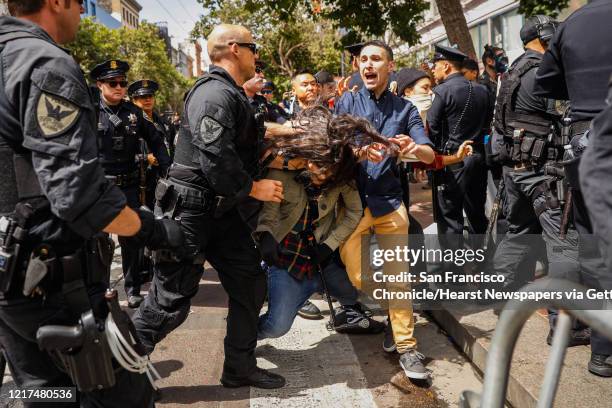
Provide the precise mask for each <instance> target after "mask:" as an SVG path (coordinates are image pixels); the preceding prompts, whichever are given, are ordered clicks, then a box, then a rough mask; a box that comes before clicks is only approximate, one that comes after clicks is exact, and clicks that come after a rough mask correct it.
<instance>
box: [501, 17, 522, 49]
mask: <svg viewBox="0 0 612 408" xmlns="http://www.w3.org/2000/svg"><path fill="white" fill-rule="evenodd" d="M502 18H503V38H504V49H505V50H506V52H516V51H519V52H520V51H522V49H523V43H522V41H521V35H520V32H521V27H522V26H523V16H522V15H521V14H518V12H517V10H512V11H510V12H508V13H506V14H504V15H503V17H502Z"/></svg>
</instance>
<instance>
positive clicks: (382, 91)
mask: <svg viewBox="0 0 612 408" xmlns="http://www.w3.org/2000/svg"><path fill="white" fill-rule="evenodd" d="M393 68H394V63H393V52H392V51H391V49H390V48H389V46H388V45H387V44H385V43H384V42H382V41H370V42H368V43H366V44H364V46H363V48H362V49H361V52H360V54H359V72H360V74H361V78H362V80H363V83H364V86H363V87H362V88H361V89H360V90H359V91H357V92H347V93H345V94H344V95H343V96H342V98H340V100H339V101H338V104H337V106H336V113H337V114H343V113H348V114H351V115H353V116H359V117H363V118H366V119H368V120H369V121H370V123H371V124H372V126H374V128H376V130H378V132H380V134H381V135H383V136H385V137H388V138H389V139H390V140H391V141H392V142H393V143H395V144H397V145H398V146H399V147H400V150H401V153H402V155H411V156H413V157H416V159H418V160H421V161H423V162H425V163H431V162H433V160H434V152H433V149H432V147H431V145H432V143H431V141H430V140H429V138H428V137H427V135H426V134H425V129H424V127H423V122H422V120H421V117H420V116H419V112H418V110H417V108H416V107H415V106H414V105H412V103H410V102H409V101H407V100H404V99H402V98H399V97H398V96H396V95H394V94H393V93H392V92H390V91H389V90H388V84H389V74H390V72H391V71H392V70H393ZM406 134H409V135H410V136H406ZM360 155H361V159H362V161H361V166H360V167H359V170H358V173H357V186H358V188H359V194H360V195H361V200H362V203H363V207H364V209H365V210H364V216H363V218H362V219H361V221H360V223H359V225H358V226H357V228H356V229H355V231H354V232H353V234H351V236H350V237H349V238H348V240H347V241H346V242H345V243H344V246H343V247H342V249H341V252H340V255H341V257H342V261H343V262H344V263H345V265H346V269H347V272H348V275H349V277H350V279H351V281H352V282H353V284H354V285H355V286H356V287H357V288H361V272H362V271H361V251H362V247H361V244H362V238H363V235H365V234H368V233H369V232H370V231H371V230H373V231H374V233H375V234H376V238H377V241H378V245H379V247H380V248H381V249H382V250H392V251H394V252H395V248H396V247H400V248H401V247H407V246H408V212H407V209H406V207H405V206H404V204H403V202H402V187H401V183H400V180H399V176H398V175H399V170H398V166H397V158H396V157H385V156H384V152H381V151H379V150H377V146H371V147H370V148H368V149H363V150H362V151H361V153H360ZM364 250H367V249H366V248H364ZM406 271H407V264H406V263H403V262H400V261H399V260H398V261H392V262H386V263H385V264H384V266H383V272H384V275H385V276H390V275H399V274H400V273H401V272H406ZM407 289H408V287H407V284H399V285H397V284H396V285H393V286H392V285H390V284H389V283H387V290H389V291H390V292H400V291H401V292H403V291H406V290H407ZM389 318H390V326H391V329H392V332H391V331H389V332H388V333H389V335H392V337H391V336H387V337H386V338H385V342H384V343H383V348H384V349H385V351H388V352H394V351H395V350H397V351H398V352H399V353H400V354H401V357H400V365H401V366H402V368H403V369H404V372H405V373H406V376H408V377H410V378H416V379H424V378H427V377H428V376H429V373H428V371H427V370H426V369H425V367H424V366H423V364H422V362H421V360H422V358H423V355H422V354H420V353H418V352H417V351H416V339H415V338H414V335H413V333H414V318H413V313H412V303H411V302H410V301H409V300H402V301H394V300H391V301H390V302H389Z"/></svg>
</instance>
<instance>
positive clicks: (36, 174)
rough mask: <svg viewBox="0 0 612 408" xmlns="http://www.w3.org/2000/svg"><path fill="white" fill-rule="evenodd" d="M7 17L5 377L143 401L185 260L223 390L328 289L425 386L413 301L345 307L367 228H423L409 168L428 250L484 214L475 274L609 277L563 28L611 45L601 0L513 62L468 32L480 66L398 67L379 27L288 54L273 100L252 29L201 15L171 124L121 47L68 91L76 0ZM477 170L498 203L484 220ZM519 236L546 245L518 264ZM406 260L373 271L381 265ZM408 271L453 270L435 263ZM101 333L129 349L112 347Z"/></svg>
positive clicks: (92, 400)
mask: <svg viewBox="0 0 612 408" xmlns="http://www.w3.org/2000/svg"><path fill="white" fill-rule="evenodd" d="M8 8H9V10H10V12H11V15H12V16H13V17H8V16H5V17H0V47H1V48H0V50H1V51H0V58H1V59H2V65H1V68H0V69H2V73H3V76H2V81H1V84H2V87H1V89H2V90H3V92H1V93H0V115H1V116H2V119H3V123H5V126H4V127H3V128H2V129H0V156H1V157H0V166H1V168H2V171H0V177H1V181H0V215H2V218H1V219H0V271H1V272H2V274H1V275H0V345H1V347H2V350H3V354H4V356H5V358H6V361H7V363H8V366H9V368H10V370H11V373H12V375H13V378H14V380H15V382H16V383H17V385H18V386H20V387H59V386H72V385H77V386H78V389H79V391H80V394H79V399H78V402H76V404H77V405H79V404H80V406H87V407H89V406H92V407H93V406H121V407H142V406H153V405H154V399H155V393H154V388H155V386H154V384H153V382H151V383H150V382H149V380H150V379H151V378H152V374H151V372H150V371H148V370H147V369H146V367H148V365H147V364H148V356H149V355H150V354H151V353H154V350H155V347H156V345H157V344H158V343H160V342H161V341H162V340H163V339H164V338H165V337H166V336H167V335H168V334H169V333H170V332H172V331H173V330H175V329H176V328H177V327H179V326H180V325H181V324H182V323H183V322H184V321H185V320H186V318H187V316H188V314H189V309H190V306H191V299H192V298H193V297H194V295H195V294H196V293H197V291H198V289H199V282H200V279H201V277H202V274H203V272H204V263H205V262H208V263H210V265H212V267H214V269H215V270H216V271H217V273H218V276H219V279H220V281H221V284H222V285H223V288H224V289H225V291H226V292H227V294H228V297H229V302H228V315H227V334H226V337H225V339H224V350H225V361H224V365H223V372H222V376H221V379H220V381H221V383H222V384H223V386H225V387H243V386H254V387H260V388H268V389H273V388H280V387H283V386H284V385H285V379H284V378H283V377H282V376H281V375H279V374H277V373H273V372H271V371H269V370H264V369H261V368H259V367H257V362H256V359H255V348H256V346H257V341H258V340H262V339H266V338H276V337H280V336H283V335H285V334H286V333H287V332H288V331H289V330H290V329H291V326H292V325H293V323H294V321H295V319H296V318H297V316H298V315H300V316H302V317H307V318H319V317H320V316H321V311H320V310H319V309H318V308H317V307H316V306H315V305H314V304H313V303H312V302H310V301H309V298H310V297H311V296H312V295H313V294H315V293H317V292H322V293H324V294H325V295H326V296H328V297H330V298H335V300H336V301H337V302H338V303H339V305H340V306H339V307H337V308H335V309H334V308H333V305H332V302H331V301H330V302H329V304H330V307H331V310H330V313H331V315H332V316H333V318H332V320H331V325H332V328H333V329H334V330H336V331H337V332H339V333H348V334H371V335H376V334H380V333H383V332H384V335H383V336H381V340H382V348H383V349H384V351H385V352H387V353H394V354H396V355H397V356H398V357H397V358H398V364H399V366H400V367H401V369H402V371H403V372H404V373H405V375H406V376H407V377H408V378H410V379H416V380H422V379H427V378H429V377H430V375H431V373H430V372H429V370H428V369H427V368H426V367H425V364H424V360H425V356H423V354H421V353H420V352H419V351H418V349H417V338H416V337H415V331H414V322H415V317H414V310H413V304H412V302H411V300H410V299H407V298H402V299H399V298H398V299H393V300H391V301H389V302H388V304H386V305H385V306H386V310H387V311H386V312H387V319H386V320H385V321H381V320H380V319H375V318H374V317H373V316H372V311H371V310H370V309H369V308H368V307H367V306H366V305H365V304H364V303H362V301H361V300H362V292H363V291H366V289H365V284H366V281H369V275H371V270H370V269H371V268H370V267H369V263H368V262H366V260H365V259H364V257H365V256H367V254H368V253H369V252H368V251H369V248H370V238H372V239H374V238H375V242H376V245H377V246H378V248H380V249H382V250H383V251H385V250H390V251H393V250H394V249H395V248H397V247H407V246H408V245H409V241H413V240H418V239H419V238H418V237H419V236H420V235H422V234H423V229H422V227H421V226H420V225H419V223H418V222H417V221H416V219H414V217H412V216H411V215H410V214H409V211H408V209H409V207H410V194H409V192H410V186H409V184H410V181H411V180H415V179H416V180H424V177H426V178H428V179H429V181H430V185H431V187H432V190H431V191H432V202H433V209H434V221H435V223H436V226H437V237H438V241H439V245H440V246H441V247H442V248H445V249H453V250H457V249H461V248H466V247H469V248H481V247H482V246H483V245H487V244H488V243H489V237H488V236H487V232H488V231H489V232H490V230H491V226H492V225H493V224H495V228H496V230H497V236H498V238H497V240H496V242H495V245H494V251H493V254H492V256H491V257H490V262H488V263H487V266H488V272H489V273H494V274H497V275H502V276H503V277H504V279H503V281H504V285H503V287H502V288H501V289H502V290H505V291H512V290H517V289H519V288H520V287H521V286H522V285H524V284H525V283H526V282H528V281H529V280H532V279H533V278H534V270H535V262H534V259H535V258H537V259H538V260H540V261H542V262H543V263H545V264H546V265H548V268H547V270H548V275H549V276H551V277H556V278H563V279H569V280H572V281H574V282H578V283H581V284H583V285H585V286H588V287H593V288H597V289H605V290H609V289H612V279H611V276H612V275H611V274H610V272H609V271H610V268H611V267H612V260H611V254H612V252H610V249H609V246H610V241H609V239H610V234H609V232H610V219H612V217H611V216H610V215H611V214H610V209H611V208H612V205H610V204H611V201H612V195H610V194H608V193H609V189H610V187H609V185H608V184H607V183H608V180H609V177H608V176H609V174H610V172H611V168H610V167H611V166H610V164H609V160H608V159H609V155H607V152H609V151H610V147H609V146H608V144H609V143H608V144H606V143H605V141H604V140H606V137H607V136H609V135H610V132H611V127H610V118H611V116H610V112H609V110H610V108H609V107H606V104H605V99H606V92H605V85H606V84H607V80H608V78H609V77H610V74H611V73H612V60H610V56H611V55H612V49H611V48H612V43H606V42H605V41H601V42H598V44H599V45H601V47H584V46H582V45H581V43H580V41H581V40H579V39H581V38H583V37H584V36H585V35H593V36H597V38H599V39H603V38H608V37H609V34H610V32H609V31H610V30H609V28H606V27H609V24H608V22H609V18H610V17H612V6H610V3H609V2H604V1H593V2H591V3H589V4H588V5H587V6H584V7H583V8H581V9H580V10H578V11H577V12H576V13H574V14H573V15H572V16H570V17H569V18H568V19H567V20H566V21H565V22H564V23H563V24H561V25H560V24H559V23H557V22H556V21H554V20H553V19H551V18H549V17H547V16H541V15H536V16H534V17H529V18H527V19H526V20H525V23H524V25H523V27H522V29H521V32H520V39H521V41H522V42H523V45H524V48H525V52H524V54H522V55H521V56H520V57H518V58H517V59H516V60H515V61H514V62H513V63H512V64H509V61H508V58H507V56H506V55H505V52H504V50H503V49H501V48H498V47H493V46H488V45H487V46H486V47H485V49H484V52H483V54H482V57H481V62H482V66H483V67H484V70H483V72H482V74H481V73H480V67H479V63H478V62H476V61H475V60H473V59H470V58H468V56H467V55H466V54H465V53H464V52H462V51H461V50H459V49H458V48H456V47H446V46H435V49H434V52H433V55H432V56H431V58H429V59H427V60H426V61H423V63H422V64H421V65H420V66H418V67H402V68H401V69H400V67H397V66H396V64H395V62H394V53H393V50H392V49H391V47H389V45H388V44H386V43H385V42H383V41H380V40H370V41H367V42H363V43H360V44H355V45H354V46H351V47H349V51H350V52H351V54H352V67H353V71H354V72H353V73H352V74H351V75H350V76H348V77H346V78H339V77H337V76H335V75H334V74H332V73H329V72H326V71H323V70H318V69H316V68H317V67H303V68H304V69H302V70H300V72H298V73H296V74H295V75H294V77H293V78H291V89H290V90H288V91H287V92H285V93H284V94H283V98H282V100H281V101H280V102H279V103H275V102H274V101H273V100H274V95H275V92H277V91H278V90H277V88H276V86H275V84H274V83H272V82H271V81H269V80H267V79H266V65H265V64H264V63H263V61H261V60H259V54H258V48H257V45H256V43H255V41H254V39H253V36H252V34H251V32H250V31H249V30H248V29H246V28H244V27H242V26H237V25H228V24H222V25H218V26H216V27H215V28H214V29H213V30H212V32H211V33H210V35H209V36H208V39H207V47H208V54H209V56H210V60H211V61H212V65H211V66H210V67H209V69H208V70H207V72H206V73H205V74H204V75H203V76H202V77H200V78H198V80H197V81H196V83H195V84H194V85H193V87H192V88H191V89H190V90H189V91H188V93H187V94H186V95H185V99H184V110H183V112H182V115H181V116H180V118H179V117H178V116H177V115H175V114H174V113H170V114H166V115H165V116H166V117H163V116H162V115H160V114H159V113H158V112H157V111H156V109H155V93H156V92H157V91H158V89H159V85H158V83H157V82H155V80H154V78H132V79H133V81H132V82H131V83H130V82H128V77H129V69H130V67H129V64H128V63H127V62H125V61H122V60H120V59H113V60H108V61H104V62H102V61H101V62H100V63H99V64H98V65H96V66H95V67H92V68H91V70H90V81H89V84H88V83H87V82H86V79H85V78H84V77H83V74H82V72H81V70H80V68H79V66H78V64H77V63H76V62H75V61H74V60H73V59H72V57H70V55H69V54H68V53H67V52H66V51H65V50H64V49H63V48H61V46H60V45H61V44H65V43H67V42H69V41H71V40H73V39H74V37H75V35H76V30H77V27H78V22H79V21H80V14H81V11H82V2H80V1H78V0H65V1H64V0H27V1H12V0H8ZM589 30H591V31H589ZM585 33H586V34H585ZM606 36H607V37H606ZM592 61H598V62H599V64H598V65H597V66H596V67H593V66H592V65H589V64H590V62H592ZM606 61H610V62H606ZM308 68H311V69H310V70H309V69H308ZM587 68H588V69H587ZM585 85H589V86H588V87H587V86H585ZM585 89H588V92H587V91H586V90H585ZM560 102H563V103H562V104H561V103H560ZM561 107H562V108H563V111H562V110H561ZM597 115H599V116H597ZM596 116H597V118H596ZM594 118H595V120H594V121H593V119H594ZM92 135H97V137H91V136H92ZM587 139H588V143H587ZM588 144H593V145H594V146H597V148H590V147H589V148H587V145H588ZM583 152H584V155H585V157H588V159H582V160H581V159H580V156H581V155H582V153H583ZM425 174H426V175H425ZM489 175H490V179H491V180H492V182H493V184H494V185H495V187H496V189H497V190H498V191H499V194H498V201H499V203H497V204H499V207H501V210H500V211H499V212H498V213H497V212H496V211H497V210H496V209H494V210H493V211H492V212H496V213H495V216H493V215H492V216H491V217H487V215H486V212H485V203H486V199H487V183H488V180H489ZM110 234H114V235H117V236H118V237H119V238H118V241H119V244H120V245H121V255H122V268H123V274H124V287H125V291H126V295H127V299H128V306H129V307H130V308H134V309H136V310H135V313H134V315H133V317H132V318H131V319H130V318H129V317H128V316H127V315H126V314H124V312H121V311H120V310H119V309H118V308H117V307H116V303H113V302H114V301H115V300H116V293H113V291H112V290H109V289H108V288H109V280H110V264H111V260H112V255H113V247H114V245H113V241H112V240H111V239H110V238H109V235H110ZM533 237H538V239H540V240H541V241H543V245H544V247H545V248H546V249H545V251H543V252H542V253H538V254H535V255H536V256H535V257H534V242H535V241H534V239H533ZM595 237H597V238H599V240H596V239H595ZM419 242H420V241H419ZM410 243H412V242H410ZM406 267H407V266H406V264H405V263H400V262H388V263H385V264H384V265H383V266H382V268H383V273H384V274H385V275H387V276H392V275H397V276H399V275H401V274H402V273H403V272H406ZM419 267H425V268H426V270H427V271H428V272H429V273H431V274H436V273H438V274H439V273H442V272H444V271H452V272H453V273H454V274H459V275H461V274H466V273H469V268H468V269H466V268H463V267H458V266H457V265H456V264H452V263H448V262H440V263H439V264H437V265H425V266H422V265H419ZM144 269H147V270H149V271H151V276H150V277H149V278H150V279H151V285H150V288H149V291H148V293H147V294H146V296H142V295H141V286H142V284H143V283H144V280H146V278H145V277H144V275H143V270H144ZM385 285H386V286H387V288H388V289H389V290H399V291H405V290H407V289H410V287H409V285H408V284H407V283H405V282H403V283H398V282H395V283H393V282H392V281H389V282H386V283H385ZM266 302H267V307H266V308H265V311H264V312H263V313H262V308H263V306H264V304H265V303H266ZM556 313H557V312H556V311H555V310H549V319H550V334H549V338H548V342H549V344H550V342H551V339H552V337H553V335H554V329H555V324H556V323H555V320H556V319H555V317H556ZM96 321H97V322H104V321H106V326H105V325H104V324H96V323H95V322H96ZM109 321H110V322H111V323H109ZM91 322H93V323H91ZM115 324H116V325H117V327H118V329H117V330H114V327H115V326H114V325H115ZM109 331H112V332H113V333H114V335H115V336H117V335H119V336H122V338H123V341H122V342H121V344H122V347H125V348H126V350H128V351H129V352H131V353H132V354H129V353H128V354H122V353H120V352H118V351H117V346H116V344H115V342H114V341H113V340H111V337H108V336H107V334H108V333H107V332H109ZM117 332H119V334H117ZM93 339H95V341H94V340H93ZM589 343H590V344H591V347H592V355H591V360H590V361H589V363H588V370H589V371H590V372H591V373H593V374H596V375H599V376H603V377H612V343H610V341H609V339H608V338H607V337H606V336H605V335H604V334H602V333H598V332H596V331H594V330H593V331H592V330H591V329H589V328H588V327H586V326H585V325H584V324H583V323H581V322H579V321H576V322H575V323H574V326H573V328H572V332H571V339H570V346H571V345H584V344H589ZM126 355H130V356H131V357H130V358H126ZM126 361H127V362H126ZM84 365H87V366H88V368H89V369H85V366H84ZM134 367H136V368H137V369H134Z"/></svg>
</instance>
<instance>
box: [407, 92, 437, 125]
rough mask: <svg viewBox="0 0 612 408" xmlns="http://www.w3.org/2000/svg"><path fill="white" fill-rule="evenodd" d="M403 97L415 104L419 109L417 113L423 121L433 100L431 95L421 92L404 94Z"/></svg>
mask: <svg viewBox="0 0 612 408" xmlns="http://www.w3.org/2000/svg"><path fill="white" fill-rule="evenodd" d="M404 98H405V99H407V100H409V101H410V102H412V104H413V105H414V106H416V108H417V110H418V111H419V115H420V116H421V119H422V120H423V123H425V118H427V111H428V110H429V108H431V104H432V102H433V98H432V95H429V94H421V95H412V96H404Z"/></svg>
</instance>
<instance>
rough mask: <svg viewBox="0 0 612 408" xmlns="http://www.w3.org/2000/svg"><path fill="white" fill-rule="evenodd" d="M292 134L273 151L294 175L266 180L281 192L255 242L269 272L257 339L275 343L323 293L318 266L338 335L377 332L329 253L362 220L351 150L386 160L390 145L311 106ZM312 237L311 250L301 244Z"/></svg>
mask: <svg viewBox="0 0 612 408" xmlns="http://www.w3.org/2000/svg"><path fill="white" fill-rule="evenodd" d="M294 127H295V128H296V130H297V132H296V134H295V135H291V136H287V137H282V138H278V139H276V140H275V142H274V147H275V148H276V149H278V150H282V153H283V155H286V156H288V157H300V158H302V159H303V160H305V161H306V167H305V169H303V170H297V171H287V170H285V171H281V170H276V169H271V170H270V172H269V174H268V177H269V178H271V179H276V180H279V181H281V182H282V183H283V186H284V195H285V198H284V200H283V201H282V202H281V203H272V202H270V203H266V204H264V207H263V209H262V211H261V213H260V216H259V221H258V226H257V228H256V230H255V233H254V236H255V238H256V240H257V241H258V242H259V247H260V250H261V252H262V257H263V259H264V261H265V262H266V263H267V264H268V265H269V266H270V268H269V271H268V311H267V312H266V313H265V314H264V315H262V316H261V317H260V319H259V328H258V337H259V338H260V339H263V338H268V337H280V336H282V335H284V334H285V333H287V331H289V329H290V328H291V325H292V324H293V320H294V319H295V317H296V315H297V313H298V310H299V309H300V307H301V306H302V304H303V303H304V301H306V300H307V299H308V298H309V297H310V296H311V295H312V294H314V293H315V292H319V291H321V290H322V282H321V279H320V276H319V275H318V274H316V273H315V271H316V268H317V267H321V268H323V272H324V275H325V280H326V283H327V286H328V289H329V291H330V293H331V295H332V296H334V297H336V298H337V299H338V301H339V302H340V304H341V305H342V306H341V307H340V309H339V311H338V312H337V315H336V319H335V323H336V327H335V329H336V330H337V331H339V332H344V333H380V332H382V331H383V330H384V327H385V325H384V323H380V322H377V321H375V320H373V319H370V318H369V317H367V316H366V315H364V313H363V310H362V308H361V306H360V304H359V303H358V302H357V297H358V293H357V290H356V289H355V287H354V286H353V285H352V284H351V282H350V280H349V278H348V275H347V274H346V272H345V271H344V269H343V268H342V267H340V266H339V265H338V264H337V263H336V261H335V260H334V259H333V256H332V254H333V252H334V251H335V250H336V249H337V248H338V247H339V246H340V244H341V243H343V242H344V241H345V240H346V239H347V238H348V237H349V236H350V234H351V233H352V232H353V230H354V229H355V227H356V226H357V224H358V223H359V220H360V219H361V216H362V211H363V209H362V205H361V200H360V198H359V193H358V191H357V187H356V183H355V176H354V174H355V169H356V166H357V161H358V159H357V157H358V155H357V154H355V153H356V151H358V150H360V149H365V148H367V146H368V145H371V144H373V143H377V144H378V145H377V146H379V147H380V148H381V149H382V148H386V149H388V151H389V152H390V153H391V154H395V153H397V150H398V149H397V147H394V146H396V145H393V144H391V143H390V142H388V141H387V140H386V139H385V138H383V137H381V136H380V135H379V134H378V133H377V132H376V131H375V130H374V129H373V128H372V126H371V125H370V124H369V122H368V121H367V120H365V119H360V118H354V117H351V116H349V115H340V116H337V117H333V116H332V114H331V113H330V112H329V110H328V109H326V108H324V107H322V106H318V107H312V108H307V109H306V110H304V111H302V112H301V113H300V115H299V117H298V118H297V120H296V121H295V122H294ZM312 238H314V240H315V242H316V243H315V244H314V245H312V244H313V243H312V241H311V242H310V243H309V242H308V240H309V239H312Z"/></svg>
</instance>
